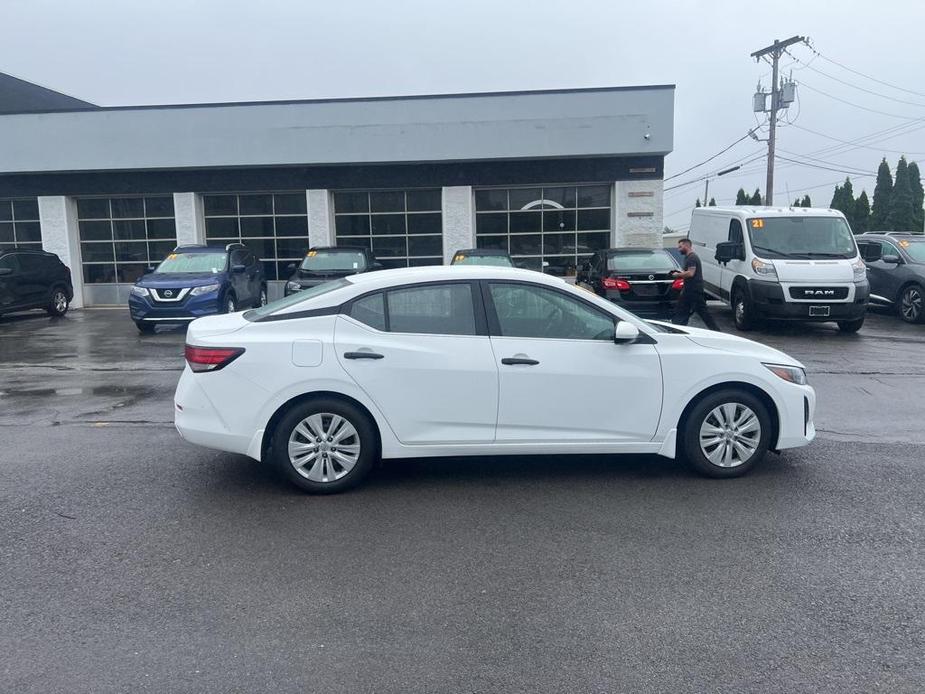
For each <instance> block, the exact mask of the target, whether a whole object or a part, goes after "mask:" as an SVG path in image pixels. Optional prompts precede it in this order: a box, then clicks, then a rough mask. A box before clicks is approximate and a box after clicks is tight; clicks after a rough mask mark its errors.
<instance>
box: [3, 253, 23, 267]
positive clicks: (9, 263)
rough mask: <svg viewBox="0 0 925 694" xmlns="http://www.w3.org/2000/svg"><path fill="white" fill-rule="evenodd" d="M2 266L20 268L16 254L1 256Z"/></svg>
mask: <svg viewBox="0 0 925 694" xmlns="http://www.w3.org/2000/svg"><path fill="white" fill-rule="evenodd" d="M0 268H8V269H10V270H17V269H19V264H18V263H17V262H16V256H15V255H5V256H3V257H2V258H0Z"/></svg>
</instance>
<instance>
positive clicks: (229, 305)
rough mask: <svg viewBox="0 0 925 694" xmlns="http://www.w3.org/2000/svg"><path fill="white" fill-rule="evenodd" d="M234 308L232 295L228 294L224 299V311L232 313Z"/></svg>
mask: <svg viewBox="0 0 925 694" xmlns="http://www.w3.org/2000/svg"><path fill="white" fill-rule="evenodd" d="M235 308H236V307H235V305H234V299H233V298H232V297H230V296H229V297H228V298H227V299H225V313H234V312H235Z"/></svg>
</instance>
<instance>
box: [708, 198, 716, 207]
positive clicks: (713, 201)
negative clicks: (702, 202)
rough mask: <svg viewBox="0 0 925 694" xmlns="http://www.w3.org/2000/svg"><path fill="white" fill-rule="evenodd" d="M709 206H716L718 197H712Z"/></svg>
mask: <svg viewBox="0 0 925 694" xmlns="http://www.w3.org/2000/svg"><path fill="white" fill-rule="evenodd" d="M707 207H716V198H710V202H709V204H708V205H707Z"/></svg>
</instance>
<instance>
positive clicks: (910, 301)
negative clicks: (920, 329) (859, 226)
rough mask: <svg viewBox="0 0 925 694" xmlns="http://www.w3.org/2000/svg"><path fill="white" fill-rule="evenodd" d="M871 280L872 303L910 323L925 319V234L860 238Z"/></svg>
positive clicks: (869, 279) (858, 242)
mask: <svg viewBox="0 0 925 694" xmlns="http://www.w3.org/2000/svg"><path fill="white" fill-rule="evenodd" d="M856 241H857V244H858V248H859V249H860V251H861V257H862V258H863V259H864V264H865V265H867V281H868V282H870V303H872V304H874V305H878V306H886V307H889V308H891V309H893V310H895V311H896V313H897V314H898V315H899V317H900V318H902V319H903V320H904V321H906V322H907V323H921V322H923V321H925V305H923V303H925V234H912V233H898V232H885V233H879V234H878V233H867V234H861V235H860V236H858V237H857V238H856Z"/></svg>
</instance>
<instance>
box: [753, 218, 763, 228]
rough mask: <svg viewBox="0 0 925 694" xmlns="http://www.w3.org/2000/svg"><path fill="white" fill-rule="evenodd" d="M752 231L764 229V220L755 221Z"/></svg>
mask: <svg viewBox="0 0 925 694" xmlns="http://www.w3.org/2000/svg"><path fill="white" fill-rule="evenodd" d="M752 229H764V220H763V219H753V220H752Z"/></svg>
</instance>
